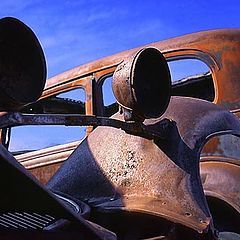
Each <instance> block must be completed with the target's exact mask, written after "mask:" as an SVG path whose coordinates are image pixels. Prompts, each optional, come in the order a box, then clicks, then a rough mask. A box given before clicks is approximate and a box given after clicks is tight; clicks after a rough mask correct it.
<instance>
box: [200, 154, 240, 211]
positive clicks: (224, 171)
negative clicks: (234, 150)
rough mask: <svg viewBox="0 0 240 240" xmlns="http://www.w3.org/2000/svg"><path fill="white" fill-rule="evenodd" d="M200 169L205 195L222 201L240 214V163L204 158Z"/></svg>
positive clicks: (237, 161)
mask: <svg viewBox="0 0 240 240" xmlns="http://www.w3.org/2000/svg"><path fill="white" fill-rule="evenodd" d="M200 169H201V170H200V172H201V179H202V184H203V189H204V192H205V195H207V196H211V197H215V198H218V199H221V200H223V201H224V202H226V203H228V204H229V205H230V206H232V207H233V208H234V209H235V210H236V211H237V212H238V213H239V214H240V184H239V183H240V161H239V160H235V159H230V158H224V157H215V156H214V157H211V156H210V157H204V158H202V159H201V163H200Z"/></svg>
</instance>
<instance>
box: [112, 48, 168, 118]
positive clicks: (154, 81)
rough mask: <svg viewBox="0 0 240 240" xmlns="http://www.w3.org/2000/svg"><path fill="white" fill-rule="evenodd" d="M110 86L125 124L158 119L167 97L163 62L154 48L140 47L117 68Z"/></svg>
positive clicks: (163, 110) (166, 76)
mask: <svg viewBox="0 0 240 240" xmlns="http://www.w3.org/2000/svg"><path fill="white" fill-rule="evenodd" d="M112 87H113V92H114V95H115V97H116V99H117V101H118V103H119V104H120V105H121V106H122V108H123V110H124V118H125V120H126V121H128V120H140V121H143V120H144V119H147V118H157V117H160V116H161V115H162V114H163V113H164V112H165V111H166V109H167V106H168V104H169V100H170V96H171V76H170V71H169V68H168V65H167V61H166V59H165V58H164V56H163V55H162V53H161V52H160V51H159V50H158V49H156V48H153V47H149V48H144V49H142V50H140V51H139V52H137V53H136V54H134V55H133V56H130V57H129V58H127V59H126V60H124V61H123V62H122V63H121V64H120V65H119V66H118V67H117V69H116V70H115V72H114V74H113V85H112Z"/></svg>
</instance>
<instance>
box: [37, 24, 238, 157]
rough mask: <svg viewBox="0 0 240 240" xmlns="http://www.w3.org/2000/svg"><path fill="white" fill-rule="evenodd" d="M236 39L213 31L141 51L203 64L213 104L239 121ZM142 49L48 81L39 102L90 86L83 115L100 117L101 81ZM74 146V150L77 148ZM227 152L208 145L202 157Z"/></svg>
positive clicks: (234, 35) (232, 34) (234, 34)
mask: <svg viewBox="0 0 240 240" xmlns="http://www.w3.org/2000/svg"><path fill="white" fill-rule="evenodd" d="M239 39H240V30H239V29H231V30H229V29H225V30H213V31H206V32H200V33H193V34H189V35H185V36H181V37H177V38H173V39H169V40H165V41H160V42H157V43H153V44H149V45H146V46H144V47H149V46H154V47H156V48H158V49H160V50H161V51H162V53H163V55H164V57H166V59H167V60H168V61H171V60H178V59H185V58H196V59H199V60H202V61H204V62H205V63H206V64H207V65H208V66H209V68H210V70H211V75H212V78H213V83H214V90H215V91H214V96H215V97H214V101H213V102H214V103H216V104H220V105H222V106H223V107H225V108H226V109H228V110H230V111H232V112H233V113H234V114H235V115H236V116H238V117H239V112H240V107H239V102H240V99H239V91H240V84H239V83H238V79H239V78H240V73H239V67H238V66H239V65H240V59H239V57H238V54H237V53H238V52H240V46H239V45H240V44H239ZM141 48H142V47H141ZM141 48H136V49H132V50H129V51H125V52H122V53H119V54H115V55H113V56H109V57H106V58H103V59H100V60H97V61H94V62H91V63H88V64H85V65H83V66H79V67H76V68H74V69H72V70H69V71H67V72H65V73H62V74H59V75H57V76H56V77H53V78H51V79H49V80H48V81H47V83H46V86H45V91H44V93H43V95H42V98H45V97H47V96H50V95H52V94H57V93H59V92H62V91H63V90H68V89H73V88H76V87H78V86H83V87H84V88H85V86H89V87H87V88H85V89H86V94H87V96H88V97H87V102H86V105H87V106H88V107H87V111H86V114H89V115H92V114H97V115H102V114H103V96H102V82H101V81H102V79H103V78H104V76H107V75H109V74H113V72H114V70H115V69H116V67H117V66H118V65H119V64H120V63H121V62H122V61H123V60H124V59H126V58H127V57H129V56H130V55H131V54H133V53H136V52H137V51H139V50H140V49H141ZM90 131H92V128H91V127H89V128H88V133H89V132H90ZM238 142H239V141H238ZM235 144H237V145H236V149H237V146H238V145H239V143H235ZM75 146H76V147H77V145H75ZM227 148H228V147H224V146H223V148H222V147H221V146H220V145H219V144H212V142H209V144H207V145H206V147H205V148H204V149H203V151H202V153H203V154H204V155H210V154H213V153H214V152H217V149H223V156H224V155H225V156H228V155H227V154H226V153H225V152H224V151H225V149H227ZM228 149H229V148H228ZM208 150H211V151H208ZM233 154H234V155H235V156H238V157H237V158H240V156H239V154H240V153H239V151H236V150H235V152H234V153H233Z"/></svg>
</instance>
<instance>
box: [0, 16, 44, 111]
mask: <svg viewBox="0 0 240 240" xmlns="http://www.w3.org/2000/svg"><path fill="white" fill-rule="evenodd" d="M45 81H46V62H45V58H44V54H43V51H42V48H41V46H40V43H39V41H38V39H37V38H36V36H35V34H34V33H33V32H32V30H31V29H30V28H29V27H27V26H26V25H25V24H24V23H22V22H21V21H19V20H17V19H15V18H12V17H6V18H2V19H0V92H1V94H0V111H15V110H18V109H19V108H21V107H22V106H24V105H26V104H28V103H31V102H34V101H36V100H37V99H38V98H39V97H40V96H41V94H42V91H43V88H44V85H45Z"/></svg>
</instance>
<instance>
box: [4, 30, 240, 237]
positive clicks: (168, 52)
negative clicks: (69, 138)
mask: <svg viewBox="0 0 240 240" xmlns="http://www.w3.org/2000/svg"><path fill="white" fill-rule="evenodd" d="M3 31H4V30H3ZM239 51H240V30H239V29H232V30H213V31H207V32H200V33H194V34H190V35H186V36H182V37H178V38H174V39H170V40H165V41H160V42H157V43H152V44H150V45H147V46H143V47H140V48H136V49H132V50H128V51H125V52H122V53H119V54H115V55H113V56H110V57H106V58H103V59H100V60H97V61H94V62H91V63H88V64H85V65H83V66H80V67H76V68H74V69H72V70H69V71H67V72H65V73H62V74H60V75H57V76H56V77H53V78H51V79H48V80H47V82H46V85H45V88H44V91H43V94H42V95H41V97H40V99H39V100H38V101H36V102H34V101H35V100H34V99H26V102H24V101H23V103H22V105H21V106H20V105H17V104H14V103H13V104H10V105H9V106H8V105H6V104H5V105H4V104H3V107H4V108H3V109H2V111H6V112H7V113H3V114H2V115H3V116H2V117H1V119H0V123H1V128H2V131H1V135H2V136H1V139H2V143H3V145H4V146H5V147H6V148H7V147H8V145H9V141H11V134H10V133H11V128H14V127H15V126H19V125H47V124H50V125H59V124H65V125H72V126H75V125H86V126H87V131H86V137H85V138H84V139H82V140H81V141H76V142H72V143H68V144H64V145H59V146H55V147H49V148H45V149H41V150H37V151H31V152H26V153H21V154H14V157H15V159H16V160H17V161H15V159H14V158H13V157H12V156H11V155H10V153H8V151H6V150H4V149H3V150H2V151H1V152H2V158H3V159H5V160H4V161H5V162H8V164H10V165H9V166H12V167H10V168H9V167H6V168H4V169H6V171H7V170H8V171H9V172H11V171H12V170H11V169H12V168H14V169H15V168H16V169H18V171H19V172H21V174H20V175H19V176H18V171H16V170H15V172H16V176H17V179H18V180H19V181H20V182H21V181H22V182H24V183H25V184H26V185H27V186H29V189H30V190H29V191H30V193H31V192H32V193H34V194H33V195H34V198H33V200H34V199H37V198H38V197H39V196H40V195H39V196H38V194H39V192H40V194H43V195H42V196H44V197H43V199H45V200H44V201H45V202H44V203H45V205H44V203H43V207H45V209H44V210H45V211H46V206H47V202H48V201H50V202H51V201H52V203H51V204H53V206H54V207H53V209H51V211H49V210H48V214H50V215H51V216H52V215H54V216H56V219H60V220H61V218H63V219H64V221H60V220H58V221H57V224H55V225H54V226H52V225H51V224H50V226H51V227H52V229H53V230H56V229H61V230H62V229H64V228H65V227H66V226H69V221H70V222H71V223H74V224H70V225H71V226H72V225H73V226H74V227H71V228H70V233H69V234H76V231H77V234H80V233H81V234H83V235H82V236H83V237H86V236H87V238H86V239H88V238H89V236H90V239H94V238H96V239H105V238H106V239H115V238H116V237H117V238H118V239H218V238H219V234H218V231H220V232H221V233H220V237H222V238H223V239H225V238H224V237H226V239H231V238H229V235H228V234H230V235H231V234H233V235H234V236H238V237H239V234H240V229H239V225H240V186H239V176H240V165H239V160H240V151H239V146H240V141H239V136H240V121H239V117H240V97H239V92H240V84H239V79H240V69H239V66H240V58H239V56H238V53H239ZM40 55H41V54H40ZM41 59H42V55H41ZM179 59H199V60H201V61H203V62H204V63H205V64H206V65H207V66H208V67H209V69H210V73H208V74H205V75H201V76H194V77H191V78H188V79H184V80H182V81H179V82H175V83H173V85H172V87H170V74H169V70H168V67H167V64H166V63H167V61H168V62H171V61H175V60H179ZM41 71H43V70H42V69H41ZM43 72H44V71H43ZM43 75H44V73H43ZM112 75H113V91H114V95H115V97H116V102H115V103H113V104H112V105H110V106H104V100H103V90H102V86H103V82H104V80H105V79H106V78H107V77H109V76H112ZM10 78H11V76H10ZM3 87H5V88H4V89H9V87H8V84H5V85H4V84H3ZM41 87H42V84H39V88H41ZM32 88H34V87H33V86H32ZM77 88H82V89H84V91H85V96H86V101H85V103H83V102H80V101H78V102H71V101H69V100H68V99H58V98H57V97H56V96H57V94H59V93H62V92H66V91H68V90H72V89H77ZM15 91H16V90H15ZM26 91H28V90H26ZM12 92H14V90H13V91H12ZM36 92H37V94H36V93H35V94H34V96H33V97H35V98H37V97H39V96H38V94H39V92H40V90H38V91H37V90H36ZM170 95H172V96H171V98H170ZM13 97H15V96H13ZM201 98H202V99H201ZM5 99H6V97H5V96H3V100H4V101H5V102H6V100H5ZM17 100H18V101H17V103H19V102H22V101H20V100H22V99H17ZM4 101H3V103H4ZM31 102H34V103H31ZM72 105H75V106H74V108H72V107H71V106H72ZM19 109H20V110H19ZM119 109H120V111H118V110H119ZM16 110H19V112H13V113H12V112H11V111H16ZM81 113H82V114H81ZM96 126H98V127H97V128H96V129H94V127H96ZM226 135H227V136H230V137H229V138H227V140H226V139H225V136H226ZM65 160H67V161H65ZM63 162H64V163H63ZM19 163H21V165H22V166H21V165H20V164H19ZM24 167H25V168H24ZM26 169H27V170H29V171H30V172H31V173H32V174H33V175H34V176H35V177H36V178H37V179H38V180H39V182H38V181H37V180H36V179H34V177H33V176H32V175H31V174H29V173H28V171H27V170H26ZM40 182H41V183H40ZM46 183H47V185H46V186H44V185H43V184H46ZM11 184H12V185H10V186H12V187H13V188H14V186H15V185H16V183H15V182H14V181H13V182H12V183H11ZM14 184H15V185H14ZM9 188H10V189H5V191H6V194H10V193H9V191H10V190H11V187H9ZM15 188H16V187H15ZM20 192H21V191H20ZM11 194H12V193H11ZM18 194H19V193H18ZM12 195H13V196H15V195H14V194H12ZM13 196H11V197H13ZM40 197H41V196H40ZM49 199H50V200H49ZM59 199H61V200H63V201H65V204H62V203H59ZM69 199H70V200H69ZM19 201H20V202H21V200H19ZM66 201H67V202H68V204H69V202H70V203H72V202H75V203H76V202H77V203H78V204H80V205H81V206H85V208H84V207H82V208H83V209H86V208H88V207H89V209H90V210H89V209H88V210H87V212H90V216H88V219H89V220H90V221H91V222H89V221H86V220H85V218H86V215H87V214H86V213H85V212H84V210H83V213H81V214H76V213H75V212H74V211H72V210H71V211H70V210H69V208H67V207H66ZM26 202H28V201H27V200H26ZM12 204H13V203H12ZM28 204H29V202H28ZM5 205H6V206H8V208H9V205H8V204H7V203H5ZM10 205H11V204H10ZM29 205H30V207H31V208H30V210H28V211H33V210H32V209H34V211H36V208H37V207H38V206H36V205H34V204H29ZM86 206H87V207H86ZM17 207H19V206H17ZM25 207H26V208H27V209H28V206H25ZM26 211H27V210H26ZM49 212H50V213H49ZM10 213H11V212H10ZM56 213H57V214H56ZM3 214H5V215H3V216H0V218H1V217H4V218H6V217H7V216H8V215H7V216H6V213H3ZM11 214H12V213H11ZM20 214H21V213H20ZM79 215H80V216H79ZM10 216H11V217H13V216H12V215H10ZM15 216H16V215H15ZM40 216H42V215H41V214H40ZM44 216H45V217H46V215H44ZM61 216H62V217H61ZM18 217H19V216H18ZM66 219H67V222H66ZM69 219H70V220H69ZM25 221H26V220H25ZM59 221H60V222H59ZM92 222H94V224H93V223H92ZM147 222H151V224H150V225H149V227H148V228H144V226H145V225H146V223H147ZM95 224H98V225H101V226H102V227H99V226H98V225H95ZM63 226H64V228H63ZM76 226H77V227H76ZM76 229H77V230H76ZM107 229H109V230H110V231H109V230H107ZM45 230H49V229H47V228H45ZM79 231H80V233H79ZM114 233H116V235H115V234H114ZM57 234H59V232H57ZM60 235H61V234H60ZM75 236H76V235H74V237H75ZM231 236H232V235H231ZM48 237H49V236H47V235H46V239H48Z"/></svg>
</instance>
